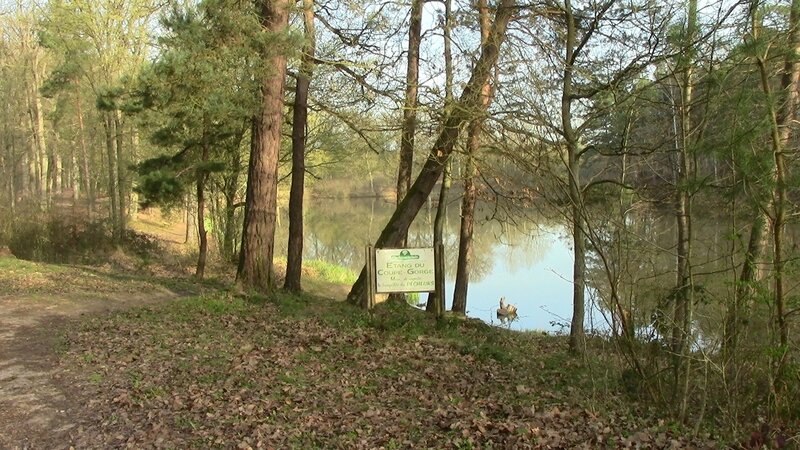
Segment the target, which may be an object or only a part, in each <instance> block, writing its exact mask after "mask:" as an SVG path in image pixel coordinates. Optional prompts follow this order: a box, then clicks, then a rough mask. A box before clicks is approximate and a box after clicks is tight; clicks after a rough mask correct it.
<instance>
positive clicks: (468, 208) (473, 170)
mask: <svg viewBox="0 0 800 450" xmlns="http://www.w3.org/2000/svg"><path fill="white" fill-rule="evenodd" d="M477 8H478V17H479V19H478V20H479V22H480V30H481V43H485V42H486V40H487V39H488V38H489V28H490V26H491V24H490V17H489V4H488V2H487V1H486V0H478V4H477ZM491 92H492V85H491V80H487V81H486V83H484V85H483V86H481V94H480V96H481V99H480V105H479V107H478V109H477V110H476V111H475V117H473V118H472V119H470V122H469V125H468V126H467V168H466V171H465V172H466V173H465V178H464V196H463V199H462V202H461V227H460V232H459V239H458V263H457V265H456V283H455V288H454V291H453V312H455V313H458V314H461V315H465V314H466V313H467V290H468V287H469V270H470V261H471V259H472V252H473V250H472V235H473V233H474V229H475V228H474V227H475V206H476V204H477V202H478V196H477V191H476V187H475V178H476V176H477V165H476V162H475V158H476V156H477V153H478V151H479V150H480V147H481V137H482V136H481V135H482V133H483V123H484V121H485V115H486V112H487V110H488V109H489V103H490V102H491V96H492V93H491Z"/></svg>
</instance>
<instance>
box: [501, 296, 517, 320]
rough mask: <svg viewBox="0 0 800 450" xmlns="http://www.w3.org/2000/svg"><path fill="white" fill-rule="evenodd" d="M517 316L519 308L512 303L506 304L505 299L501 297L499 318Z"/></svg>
mask: <svg viewBox="0 0 800 450" xmlns="http://www.w3.org/2000/svg"><path fill="white" fill-rule="evenodd" d="M515 314H517V307H516V306H514V305H512V304H511V303H506V298H505V297H500V307H499V308H497V315H498V316H513V315H515Z"/></svg>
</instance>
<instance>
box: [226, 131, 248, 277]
mask: <svg viewBox="0 0 800 450" xmlns="http://www.w3.org/2000/svg"><path fill="white" fill-rule="evenodd" d="M245 132H246V129H244V128H243V129H242V130H241V132H240V133H239V135H238V137H237V139H236V152H235V153H234V155H233V160H232V161H231V167H230V171H229V173H228V175H227V176H226V177H225V189H224V195H225V231H224V235H223V237H222V254H223V255H224V256H225V259H226V260H231V261H232V259H233V256H234V255H235V253H236V207H237V205H236V193H237V191H238V189H239V176H240V174H241V171H242V157H241V152H240V151H239V148H240V144H241V142H242V138H243V137H244V134H245Z"/></svg>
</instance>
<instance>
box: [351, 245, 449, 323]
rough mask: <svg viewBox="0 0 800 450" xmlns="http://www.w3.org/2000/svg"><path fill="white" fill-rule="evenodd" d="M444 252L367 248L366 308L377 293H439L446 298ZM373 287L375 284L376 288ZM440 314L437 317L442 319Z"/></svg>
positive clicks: (420, 249)
mask: <svg viewBox="0 0 800 450" xmlns="http://www.w3.org/2000/svg"><path fill="white" fill-rule="evenodd" d="M442 253H443V250H442V249H441V248H437V249H434V248H373V247H372V246H368V247H367V264H366V266H367V276H368V281H367V304H366V305H364V306H366V307H367V308H371V307H372V306H373V304H374V295H375V294H376V293H379V294H385V293H406V292H437V293H438V295H440V296H441V298H444V270H443V266H444V264H443V261H444V259H443V257H442ZM373 283H374V284H373ZM440 314H441V313H440V312H439V311H437V316H440Z"/></svg>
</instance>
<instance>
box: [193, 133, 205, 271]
mask: <svg viewBox="0 0 800 450" xmlns="http://www.w3.org/2000/svg"><path fill="white" fill-rule="evenodd" d="M201 151H202V153H201V155H200V166H201V167H200V168H199V169H197V174H196V176H197V236H198V238H199V241H200V242H199V244H200V245H199V248H198V254H197V267H196V268H195V271H194V275H195V277H197V278H200V279H202V278H203V276H204V275H205V272H206V259H207V257H208V233H207V232H206V192H205V191H206V180H207V179H208V170H207V168H206V163H207V162H208V140H207V139H206V137H205V136H203V144H202V150H201Z"/></svg>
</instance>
